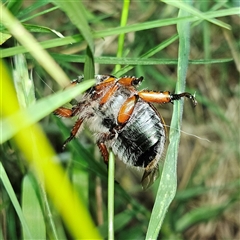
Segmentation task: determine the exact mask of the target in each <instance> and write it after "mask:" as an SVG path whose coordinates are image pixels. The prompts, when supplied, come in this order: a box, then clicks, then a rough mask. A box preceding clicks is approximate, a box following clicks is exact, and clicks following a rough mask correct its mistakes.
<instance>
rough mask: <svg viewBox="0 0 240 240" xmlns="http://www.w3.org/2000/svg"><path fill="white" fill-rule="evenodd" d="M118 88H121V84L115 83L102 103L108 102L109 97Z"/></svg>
mask: <svg viewBox="0 0 240 240" xmlns="http://www.w3.org/2000/svg"><path fill="white" fill-rule="evenodd" d="M118 88H119V85H117V84H114V85H113V86H112V87H111V88H110V89H109V90H108V91H107V92H106V94H105V95H104V96H103V97H102V99H101V101H100V105H103V104H104V103H106V102H107V101H108V100H109V98H110V97H111V96H112V95H113V94H114V93H115V92H116V91H117V90H118Z"/></svg>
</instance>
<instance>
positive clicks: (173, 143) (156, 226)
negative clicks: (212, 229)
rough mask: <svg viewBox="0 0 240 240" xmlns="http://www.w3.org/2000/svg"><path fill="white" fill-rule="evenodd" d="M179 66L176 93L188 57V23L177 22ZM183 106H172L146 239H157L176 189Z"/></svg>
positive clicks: (180, 15) (182, 80) (180, 86)
mask: <svg viewBox="0 0 240 240" xmlns="http://www.w3.org/2000/svg"><path fill="white" fill-rule="evenodd" d="M182 16H186V13H184V12H183V11H182V10H180V11H179V17H182ZM177 26H178V34H179V56H178V60H179V64H178V82H177V86H176V92H179V91H183V89H184V86H185V79H186V72H187V66H188V55H189V48H190V43H189V36H190V24H189V22H179V24H178V25H177ZM182 109H183V104H182V102H181V101H179V102H176V103H175V104H174V110H173V116H172V121H171V126H170V139H169V140H170V144H169V147H168V151H167V155H166V160H165V163H164V168H163V172H162V176H161V181H160V185H159V188H158V192H157V196H156V200H155V204H154V207H153V211H152V215H151V218H150V222H149V226H148V231H147V235H146V239H157V236H158V234H159V231H160V229H161V226H162V223H163V220H164V217H165V214H166V212H167V210H168V207H169V205H170V204H171V202H172V200H173V198H174V196H175V194H176V189H177V169H176V167H177V154H178V146H179V141H180V130H177V129H180V127H181V118H182Z"/></svg>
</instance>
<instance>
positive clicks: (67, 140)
mask: <svg viewBox="0 0 240 240" xmlns="http://www.w3.org/2000/svg"><path fill="white" fill-rule="evenodd" d="M83 120H84V119H83V118H80V119H78V120H77V121H76V123H75V124H74V127H73V128H72V131H71V134H70V136H69V137H68V138H67V139H66V141H65V142H64V143H63V149H65V147H66V146H67V144H68V143H69V142H70V141H71V140H72V139H73V138H74V137H75V136H76V135H77V133H78V131H79V129H80V127H81V125H82V123H83Z"/></svg>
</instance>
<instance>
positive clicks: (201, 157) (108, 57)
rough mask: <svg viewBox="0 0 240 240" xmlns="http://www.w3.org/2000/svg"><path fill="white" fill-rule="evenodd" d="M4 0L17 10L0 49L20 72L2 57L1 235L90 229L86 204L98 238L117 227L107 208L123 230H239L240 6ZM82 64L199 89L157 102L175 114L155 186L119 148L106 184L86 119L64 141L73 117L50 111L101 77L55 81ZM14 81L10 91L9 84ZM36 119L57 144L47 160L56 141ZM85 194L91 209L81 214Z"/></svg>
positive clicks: (182, 235) (90, 71) (125, 234)
mask: <svg viewBox="0 0 240 240" xmlns="http://www.w3.org/2000/svg"><path fill="white" fill-rule="evenodd" d="M2 2H3V3H5V8H7V9H8V10H9V11H10V12H11V13H12V15H11V14H9V13H7V11H5V10H4V9H5V8H2V9H3V10H4V11H2V19H1V22H0V29H1V41H2V43H3V45H2V47H1V50H0V51H1V58H4V61H5V62H6V63H7V65H8V69H9V73H10V75H12V77H13V80H11V78H10V77H5V76H7V75H4V74H3V73H4V71H5V70H6V68H5V66H4V65H3V66H2V68H1V71H2V72H1V73H2V75H1V97H2V98H1V111H3V112H1V127H2V131H1V140H0V141H1V144H2V145H1V163H0V173H1V174H0V179H1V181H0V190H1V193H0V209H1V220H2V222H3V224H2V225H1V230H0V238H1V239H33V238H39V239H40V238H41V239H44V238H49V239H66V238H68V239H72V238H76V236H80V235H78V233H77V228H78V226H80V225H81V226H82V227H83V228H84V229H83V230H85V231H86V232H88V233H89V234H90V233H91V234H94V233H96V232H95V229H94V227H93V226H92V225H91V223H90V224H89V225H88V223H89V222H88V217H87V216H86V217H85V216H84V215H83V214H84V211H85V210H86V209H87V212H89V213H91V218H92V219H93V221H94V222H95V223H96V225H97V227H98V231H99V232H100V234H101V237H102V238H108V237H110V236H111V234H113V232H110V231H109V230H112V229H109V223H108V214H109V219H110V223H111V225H112V226H114V235H115V238H116V239H144V238H146V239H149V238H152V239H156V238H157V236H158V235H159V238H161V239H212V238H215V239H223V238H225V239H236V238H237V237H238V236H239V234H240V233H239V228H238V224H239V222H238V221H239V219H238V214H239V204H238V202H239V187H240V184H239V178H240V176H239V142H240V139H239V126H238V125H239V108H238V105H239V71H240V69H239V63H240V61H239V56H238V54H237V53H238V50H237V49H239V39H237V37H238V31H239V29H238V26H237V22H238V21H239V16H238V15H237V14H239V11H240V9H239V7H237V6H234V2H231V1H213V2H211V3H210V2H207V1H204V2H203V1H193V2H192V4H191V5H190V4H188V3H187V2H186V3H185V2H184V1H174V2H173V1H162V2H156V1H150V2H145V1H132V2H129V1H125V2H119V1H115V2H110V1H95V2H92V3H91V2H86V1H85V2H80V1H73V2H71V3H69V2H67V1H66V3H65V2H64V1H35V2H33V3H28V2H27V1H2ZM188 2H189V1H188ZM124 3H125V4H124ZM129 3H130V4H129ZM1 7H2V5H1ZM13 16H14V17H13ZM16 20H17V21H16ZM20 23H21V24H22V25H23V26H24V27H25V29H24V28H22V27H21V25H20ZM29 33H31V34H32V35H33V36H34V38H35V39H34V38H32V36H31V35H29ZM11 36H12V38H11ZM117 37H119V39H117ZM6 39H8V40H7V41H6ZM16 40H17V41H18V42H19V44H17V43H16ZM5 41H6V42H5ZM43 49H45V50H43ZM23 53H24V55H21V54H23ZM55 61H56V62H57V63H58V64H59V65H60V67H59V65H58V64H56V62H55ZM10 63H13V64H10ZM83 63H84V65H83ZM116 65H118V67H117V68H115V66H116ZM119 65H121V68H119ZM83 73H84V74H85V76H86V78H87V79H92V78H93V76H94V74H95V73H99V74H114V75H116V76H122V75H135V76H144V79H145V81H144V82H143V86H142V88H147V89H152V90H156V91H158V90H171V91H173V90H174V88H175V91H176V92H182V91H185V90H184V89H185V86H186V90H187V91H190V92H191V93H194V92H196V98H197V101H198V105H197V107H196V108H194V109H192V107H191V104H190V101H187V100H186V101H185V104H184V107H183V101H179V102H176V103H174V107H173V114H172V107H171V106H156V107H157V109H158V110H159V111H160V113H161V115H162V116H163V117H164V119H165V121H166V125H167V126H169V123H170V120H171V119H172V120H171V127H170V130H169V142H170V144H169V147H168V150H167V151H166V158H165V161H163V162H162V164H163V166H164V167H163V170H162V175H161V181H160V182H158V181H157V182H156V183H155V184H154V186H153V187H152V188H151V189H148V190H147V191H144V192H143V191H142V189H141V185H140V175H141V173H138V172H136V171H134V170H132V169H129V168H126V166H122V165H121V163H119V161H118V160H117V159H115V162H116V169H115V179H116V182H115V185H114V188H115V189H114V191H113V188H112V189H110V190H109V192H108V193H107V190H106V189H107V188H106V186H107V177H108V176H107V169H106V168H105V166H104V164H103V163H102V159H101V156H100V154H99V151H98V150H97V149H96V146H95V145H94V141H93V137H92V135H91V133H89V132H88V130H87V129H86V131H84V132H83V133H82V134H81V137H80V138H79V140H73V141H72V142H71V143H70V144H69V145H68V147H67V149H66V150H65V151H64V152H62V151H61V146H62V143H63V141H64V139H66V138H67V137H68V136H69V131H70V127H69V126H68V125H69V124H71V125H73V122H70V123H69V121H66V122H65V121H64V122H63V121H62V120H61V119H57V118H56V117H55V116H53V115H52V114H51V113H52V112H53V111H54V110H55V109H56V108H58V107H59V106H61V105H64V104H66V103H67V102H70V101H71V100H72V99H73V98H75V97H76V96H77V95H79V93H80V92H83V91H85V90H86V89H87V88H89V87H90V86H91V85H92V84H94V81H91V80H89V81H86V82H83V83H82V84H81V85H80V86H79V87H76V88H73V89H66V90H64V91H62V90H61V91H60V92H58V93H54V92H55V91H57V90H59V89H62V88H63V87H64V86H66V85H67V84H68V79H75V78H76V76H78V75H81V74H83ZM176 79H177V81H176ZM185 80H186V83H185ZM55 81H56V82H55ZM12 83H14V86H15V91H12V92H11V91H10V90H9V91H8V90H7V89H8V87H5V86H9V85H8V84H12ZM6 84H7V85H6ZM14 104H15V105H14ZM169 105H170V104H169ZM19 106H20V107H21V109H19ZM182 114H183V120H181V115H182ZM37 122H39V123H40V125H41V128H42V129H43V131H44V132H45V133H46V134H47V136H48V138H49V141H50V142H51V144H52V146H53V147H54V149H55V151H56V153H54V152H51V151H52V150H50V153H51V154H50V155H48V156H51V157H49V159H51V161H50V162H51V164H50V165H49V166H50V167H49V168H48V167H44V164H46V163H47V162H48V161H46V162H45V160H46V159H45V158H44V157H41V156H47V151H48V150H49V144H46V145H45V141H43V140H41V139H42V138H41V136H42V135H41V134H40V135H39V136H40V137H39V139H35V138H38V137H36V136H38V135H35V132H34V131H35V130H34V127H32V126H33V124H35V123H37ZM34 126H35V125H34ZM180 129H181V130H182V131H180ZM29 130H31V131H33V132H30V131H29ZM37 132H38V131H37ZM20 133H21V134H22V135H21V138H20V137H19V136H20ZM180 137H181V141H180ZM13 139H15V140H13ZM179 142H180V144H179ZM36 143H38V144H37V145H36ZM40 149H41V150H40ZM30 150H31V151H30ZM37 151H39V152H37ZM33 153H34V154H33ZM24 154H25V155H24ZM28 156H29V157H28ZM29 159H30V160H29ZM26 160H28V161H26ZM38 161H39V162H38ZM46 166H48V165H46ZM55 168H56V172H55ZM62 168H64V174H63V171H62ZM50 169H51V171H50ZM58 170H59V172H58ZM111 173H112V172H111V171H110V174H111ZM45 174H46V175H45ZM61 174H62V175H61ZM43 176H44V177H43ZM60 176H61V177H60ZM40 179H44V181H42V180H40ZM65 179H69V180H70V182H71V185H68V184H65V181H63V180H65ZM109 181H113V176H111V178H109ZM66 182H68V181H66ZM117 182H118V183H117ZM158 186H159V189H158ZM68 187H70V188H68ZM112 187H113V186H112ZM45 189H46V192H45ZM68 189H74V191H73V192H74V193H76V195H77V196H76V195H75V194H73V193H72V192H71V191H70V193H69V194H66V193H67V192H68ZM65 190H66V191H65ZM176 191H177V192H176ZM175 194H176V196H175ZM107 195H109V196H108V197H109V199H107ZM20 199H21V201H20ZM76 199H77V200H76ZM78 200H79V203H80V205H81V206H82V207H83V209H85V210H82V212H81V211H80V212H81V213H79V214H78V210H79V205H78ZM109 200H110V201H109ZM108 201H109V202H108ZM172 201H173V202H172ZM113 202H114V211H113V208H112V207H113ZM107 203H109V204H110V205H109V206H108V205H107ZM75 204H76V205H75ZM153 205H154V207H153ZM74 206H78V207H76V209H75V208H74ZM108 207H109V208H108ZM109 209H110V211H109ZM6 213H7V217H6ZM68 214H69V216H71V217H68ZM71 214H72V215H71ZM113 215H114V218H113V220H111V219H112V217H113ZM83 216H84V217H83ZM81 221H82V222H84V224H83V223H82V222H81ZM33 223H34V224H37V226H38V227H37V228H34V227H33V226H32V224H33ZM72 226H76V227H75V228H74V227H72ZM222 226H224V228H223V227H222ZM91 227H92V228H91ZM19 229H21V231H19ZM89 229H94V230H89ZM159 231H160V232H159ZM97 236H98V237H99V235H98V234H97Z"/></svg>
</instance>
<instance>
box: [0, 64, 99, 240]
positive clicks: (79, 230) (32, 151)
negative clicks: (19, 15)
mask: <svg viewBox="0 0 240 240" xmlns="http://www.w3.org/2000/svg"><path fill="white" fill-rule="evenodd" d="M1 69H2V76H3V78H1V80H2V79H4V81H1V84H0V86H1V87H2V89H0V91H1V92H2V99H1V100H2V103H6V104H2V110H3V115H5V116H6V115H9V114H12V113H14V112H15V111H17V110H18V108H19V106H18V102H17V98H16V95H15V91H14V89H13V86H12V84H11V82H12V80H11V79H10V77H9V75H8V73H7V71H6V68H5V66H3V64H2V65H1ZM3 89H4V91H3ZM9 98H10V99H11V101H10V102H11V103H8V99H9ZM28 117H30V116H28V115H24V116H23V117H22V119H21V121H23V122H24V121H27V119H28ZM17 122H18V121H17ZM14 140H15V143H16V145H17V146H18V147H19V149H20V150H21V152H22V154H23V155H24V156H25V158H26V160H28V162H29V163H30V164H33V166H34V169H35V171H36V173H37V174H38V176H39V178H41V180H42V181H43V182H44V183H45V187H46V191H47V193H48V194H49V197H50V198H51V199H52V202H53V203H54V205H55V207H56V208H57V209H58V211H59V213H60V214H61V216H62V218H63V220H64V222H65V224H66V226H67V227H68V229H69V230H70V232H71V233H72V235H73V236H74V237H75V238H76V239H86V238H92V239H99V238H101V237H100V235H99V233H98V231H97V230H96V228H95V226H94V223H93V221H92V219H91V217H90V214H89V212H88V210H87V209H86V207H85V205H84V204H83V202H82V201H81V199H80V198H79V197H78V196H77V194H76V192H75V191H74V190H73V187H72V185H71V184H70V182H69V180H68V178H66V176H65V174H64V172H63V170H62V168H61V166H60V165H59V164H57V163H56V162H55V161H53V159H56V154H55V153H54V151H53V149H52V148H51V146H50V144H49V142H48V141H47V138H46V136H45V135H44V134H43V132H42V131H41V129H40V128H39V126H38V125H36V124H34V125H31V126H30V127H26V128H24V129H22V130H21V131H19V132H18V133H17V134H16V135H15V136H14ZM33 156H34V157H33ZM57 162H59V161H58V160H57ZM56 184H59V185H60V186H61V188H56Z"/></svg>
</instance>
